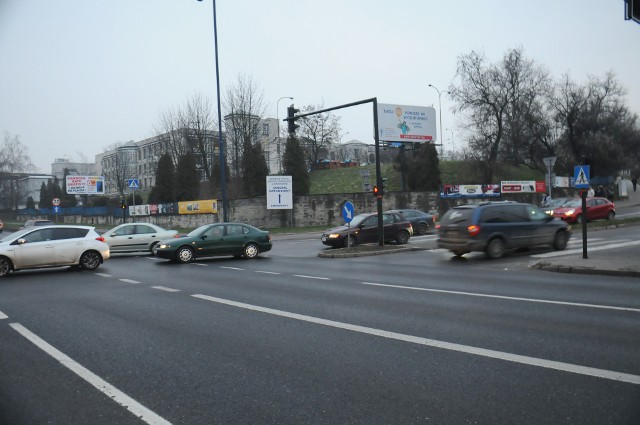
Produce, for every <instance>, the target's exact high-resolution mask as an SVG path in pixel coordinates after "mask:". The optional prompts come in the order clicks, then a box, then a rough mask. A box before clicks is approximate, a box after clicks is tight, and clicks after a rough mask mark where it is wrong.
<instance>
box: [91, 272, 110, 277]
mask: <svg viewBox="0 0 640 425" xmlns="http://www.w3.org/2000/svg"><path fill="white" fill-rule="evenodd" d="M95 275H96V276H101V277H111V275H110V274H107V273H95Z"/></svg>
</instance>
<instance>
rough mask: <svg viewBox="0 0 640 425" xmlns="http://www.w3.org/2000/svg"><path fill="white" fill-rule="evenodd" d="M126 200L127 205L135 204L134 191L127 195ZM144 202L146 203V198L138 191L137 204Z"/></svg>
mask: <svg viewBox="0 0 640 425" xmlns="http://www.w3.org/2000/svg"><path fill="white" fill-rule="evenodd" d="M126 202H127V205H134V202H133V193H130V194H129V195H128V196H127V199H126ZM142 204H144V200H143V199H142V196H141V195H140V194H139V193H138V192H136V202H135V205H142Z"/></svg>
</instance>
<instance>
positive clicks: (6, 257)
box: [0, 225, 110, 277]
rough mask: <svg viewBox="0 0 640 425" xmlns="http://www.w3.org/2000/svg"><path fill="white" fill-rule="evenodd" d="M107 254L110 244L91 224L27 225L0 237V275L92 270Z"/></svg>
mask: <svg viewBox="0 0 640 425" xmlns="http://www.w3.org/2000/svg"><path fill="white" fill-rule="evenodd" d="M109 256H110V252H109V245H107V244H106V243H105V241H104V238H103V237H102V236H100V235H99V234H98V233H97V232H96V230H95V228H94V227H91V226H73V225H68V226H65V225H60V226H57V225H53V226H39V227H30V228H28V229H23V230H20V231H18V232H15V233H12V234H10V235H8V236H6V237H5V238H4V239H2V240H0V277H4V276H6V275H7V274H9V273H10V272H11V271H18V270H24V269H36V268H41V267H61V266H77V267H80V268H82V269H85V270H95V269H96V268H98V266H100V264H102V263H103V262H104V261H105V260H107V259H109Z"/></svg>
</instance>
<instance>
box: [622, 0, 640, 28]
mask: <svg viewBox="0 0 640 425" xmlns="http://www.w3.org/2000/svg"><path fill="white" fill-rule="evenodd" d="M625 3H626V5H625V6H626V10H625V12H626V13H625V19H631V20H634V21H636V22H637V23H639V24H640V0H625Z"/></svg>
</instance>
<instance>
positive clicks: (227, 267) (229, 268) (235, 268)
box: [220, 266, 244, 270]
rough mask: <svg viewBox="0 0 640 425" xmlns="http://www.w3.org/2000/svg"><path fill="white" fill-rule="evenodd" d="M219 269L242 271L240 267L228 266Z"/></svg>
mask: <svg viewBox="0 0 640 425" xmlns="http://www.w3.org/2000/svg"><path fill="white" fill-rule="evenodd" d="M220 268H221V269H228V270H244V269H241V268H240V267H229V266H220Z"/></svg>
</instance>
